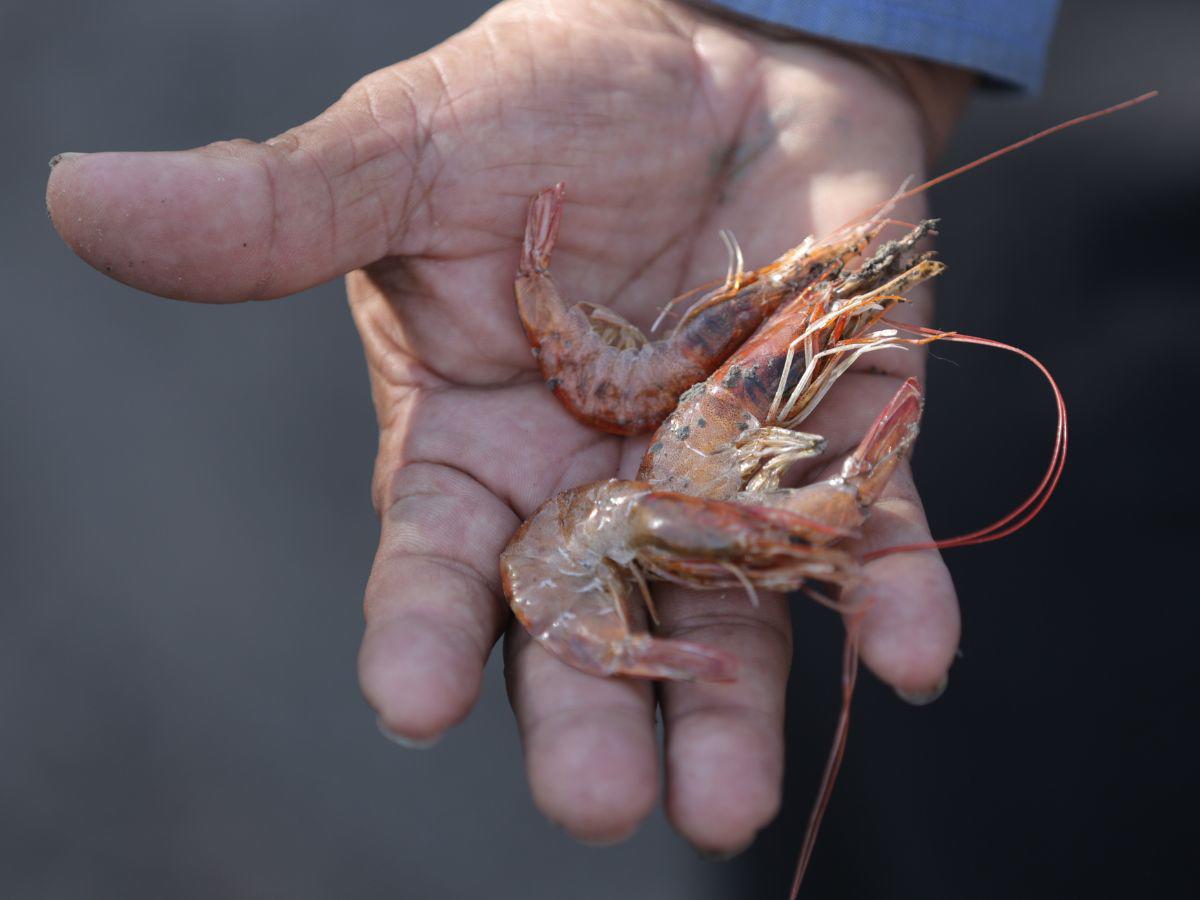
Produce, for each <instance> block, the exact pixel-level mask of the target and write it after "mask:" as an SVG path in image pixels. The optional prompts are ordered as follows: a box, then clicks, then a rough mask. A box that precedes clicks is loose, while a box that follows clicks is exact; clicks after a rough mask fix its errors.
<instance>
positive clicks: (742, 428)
mask: <svg viewBox="0 0 1200 900" xmlns="http://www.w3.org/2000/svg"><path fill="white" fill-rule="evenodd" d="M749 427H750V426H749V425H747V424H746V423H745V422H738V423H737V430H738V431H745V430H746V429H747V428H749Z"/></svg>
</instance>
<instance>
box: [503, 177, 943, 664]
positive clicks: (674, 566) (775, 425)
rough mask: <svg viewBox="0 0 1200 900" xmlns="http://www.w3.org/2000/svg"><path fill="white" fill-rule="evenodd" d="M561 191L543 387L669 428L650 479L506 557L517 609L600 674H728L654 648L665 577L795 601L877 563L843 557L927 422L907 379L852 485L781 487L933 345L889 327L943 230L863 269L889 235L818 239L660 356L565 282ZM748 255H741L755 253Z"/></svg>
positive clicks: (646, 468) (538, 255) (720, 660)
mask: <svg viewBox="0 0 1200 900" xmlns="http://www.w3.org/2000/svg"><path fill="white" fill-rule="evenodd" d="M562 199H563V190H562V186H561V185H559V186H556V187H554V188H550V189H547V190H545V191H542V192H541V193H540V194H538V195H537V197H535V198H534V199H533V201H532V202H531V204H530V210H529V217H528V221H527V226H526V235H525V242H524V246H523V249H522V254H521V261H520V267H519V270H518V274H517V280H516V296H517V305H518V310H519V312H520V316H521V320H522V322H523V323H524V325H525V328H526V331H527V333H528V336H529V339H530V343H531V345H532V346H533V348H534V352H535V355H536V356H537V357H538V360H539V365H540V366H541V368H542V373H543V375H544V376H545V377H546V379H547V381H548V384H549V385H550V387H551V388H552V389H553V390H554V391H555V392H556V394H557V395H558V397H559V399H560V400H562V401H563V403H564V405H565V406H566V407H567V409H568V410H570V411H571V412H572V413H573V414H574V415H575V416H576V417H577V418H579V419H580V420H581V421H583V422H586V423H589V424H592V425H596V426H598V427H601V428H605V429H606V430H610V431H615V432H618V433H625V434H629V433H636V432H639V431H647V430H650V429H652V428H655V427H656V426H657V431H656V432H655V434H654V436H653V438H652V439H651V444H650V448H649V450H648V451H647V452H646V455H645V457H644V459H643V460H642V464H641V468H640V469H639V471H638V473H637V478H636V480H632V481H623V480H616V479H614V480H609V481H601V482H595V483H592V484H586V485H582V486H580V487H576V488H573V489H571V490H568V491H565V492H563V493H561V494H559V495H558V496H556V497H553V498H551V499H550V500H549V501H547V502H546V503H545V504H543V505H542V506H541V507H540V508H539V509H538V510H537V511H536V512H535V513H534V515H533V516H532V517H531V518H530V519H529V520H528V521H527V522H526V523H525V524H524V525H523V526H522V527H521V528H520V530H519V531H518V532H517V533H516V535H515V536H514V537H513V539H512V540H511V542H510V543H509V545H508V547H507V548H506V549H505V551H504V553H503V555H502V557H501V573H502V577H503V582H504V590H505V594H506V596H507V597H508V600H509V603H510V605H511V606H512V609H513V612H514V613H515V614H516V616H517V618H518V619H520V621H521V622H522V624H523V625H524V626H525V627H526V628H527V629H528V630H529V632H530V633H531V634H532V635H533V636H534V637H535V638H536V639H537V640H538V641H539V642H540V643H541V644H542V645H543V646H544V647H546V648H547V649H548V650H550V651H551V652H552V653H554V654H555V655H556V656H558V657H559V658H560V659H561V660H563V661H564V662H567V663H569V664H571V665H573V666H575V667H576V668H579V669H583V670H584V671H587V672H591V673H594V674H598V675H630V676H638V677H646V678H660V679H693V680H715V681H719V680H728V679H731V678H733V677H734V675H735V672H736V660H734V659H733V658H732V657H731V656H730V655H729V654H728V653H725V652H723V651H721V650H718V649H715V648H711V647H706V646H702V645H699V644H695V643H691V642H686V641H680V640H669V639H665V638H660V637H656V636H654V635H653V634H652V633H651V632H649V631H648V630H647V629H646V627H645V624H644V623H645V621H646V615H645V614H644V613H643V607H645V610H646V612H648V613H649V617H650V618H652V619H653V618H655V610H654V607H653V602H652V600H651V595H650V593H649V590H648V587H647V581H648V580H659V581H670V582H675V583H679V584H685V585H690V586H694V587H700V588H739V589H745V590H746V591H747V592H748V593H749V594H750V597H751V599H752V600H756V597H757V595H756V591H757V590H758V589H771V590H794V589H797V588H800V587H802V586H803V585H805V583H806V582H818V583H822V584H825V585H832V586H834V587H844V586H846V585H849V584H852V583H853V582H855V580H856V579H857V578H858V572H859V564H858V562H857V561H856V560H855V559H854V558H853V557H852V556H851V555H850V554H848V553H847V552H846V551H844V550H841V549H839V548H838V547H837V546H836V545H837V543H838V542H839V541H841V540H843V539H845V538H847V537H851V536H853V535H855V534H857V532H858V529H859V528H860V527H861V526H862V524H863V523H864V521H865V520H866V517H867V515H868V513H869V511H870V508H871V505H872V504H873V503H874V502H875V500H876V499H877V498H878V497H879V496H880V493H881V491H882V490H883V488H884V486H885V485H886V484H887V481H888V478H889V477H890V476H891V473H892V472H893V470H894V469H895V468H896V466H897V464H898V463H899V462H900V460H901V459H903V457H904V455H905V454H906V453H907V452H908V451H909V448H910V447H911V446H912V443H913V441H914V439H915V438H916V434H917V429H918V425H919V421H920V416H921V407H922V394H921V389H920V387H919V386H918V384H917V382H916V381H915V380H914V379H909V380H908V381H907V382H905V383H904V384H903V386H902V387H901V388H900V390H899V391H898V392H897V394H896V395H895V396H894V397H893V398H892V400H891V401H890V402H889V403H888V404H887V406H886V407H885V408H884V409H883V410H882V412H881V413H880V414H879V416H878V418H877V419H876V420H875V423H874V425H873V426H872V427H871V428H870V430H869V431H868V433H867V434H866V435H865V436H864V437H863V439H862V441H861V443H860V444H859V446H858V447H857V449H856V450H855V451H854V452H853V453H852V454H851V455H850V456H849V457H848V459H847V460H846V461H845V463H844V465H843V466H842V469H841V471H840V472H839V473H838V474H837V475H836V476H835V477H833V478H829V479H827V480H825V481H819V482H816V483H813V484H808V485H805V486H803V487H799V488H785V487H782V486H781V479H782V478H783V476H784V474H785V473H786V472H787V470H788V469H789V468H790V467H791V466H792V464H794V463H796V462H798V461H800V460H803V459H807V458H811V457H815V456H818V455H819V454H821V453H822V452H823V451H824V449H825V441H824V439H823V438H821V437H820V436H819V435H815V434H809V433H806V432H803V431H800V430H798V427H799V425H800V424H801V423H802V422H803V421H804V419H805V418H807V416H808V415H809V414H810V413H811V412H812V410H813V409H814V408H815V407H816V405H817V404H818V403H819V402H820V401H821V399H822V398H823V397H824V396H825V395H826V393H827V392H828V391H829V389H830V388H831V387H832V386H833V384H834V383H835V382H836V381H837V379H838V378H839V376H840V375H841V374H842V373H843V372H845V371H846V370H847V369H848V368H849V367H850V366H851V365H852V364H853V363H854V362H855V361H856V360H857V359H858V358H859V357H861V356H862V355H863V354H865V353H870V352H873V351H875V350H880V349H884V348H888V347H898V346H904V345H907V344H914V343H921V342H923V341H925V340H928V338H909V337H902V336H900V334H899V333H898V332H897V331H896V330H895V329H893V328H890V327H888V326H887V323H886V322H884V321H881V320H882V319H883V317H884V316H885V315H886V313H887V311H888V310H889V309H890V308H891V307H893V306H894V305H895V304H897V303H901V302H904V300H905V295H906V292H907V291H908V290H910V289H911V288H912V287H914V286H915V285H917V284H919V283H920V282H922V281H925V280H927V279H929V278H932V277H933V276H935V275H937V274H938V273H939V272H941V271H942V268H943V266H942V264H941V263H940V262H938V261H936V260H935V259H934V258H933V256H932V254H930V253H921V252H918V251H917V250H916V249H915V248H916V245H917V243H918V241H919V240H920V239H921V238H922V237H923V236H924V235H926V234H927V233H929V232H930V231H931V230H932V227H933V222H932V221H925V222H921V223H920V224H918V225H917V226H916V227H914V228H912V229H911V230H910V231H909V232H908V233H907V234H905V235H904V236H903V237H902V238H900V239H898V240H894V241H888V242H886V243H884V244H883V245H881V246H880V247H879V249H878V250H876V251H875V252H874V254H873V255H871V256H870V257H869V258H867V259H865V260H864V261H862V262H861V263H860V264H858V265H854V262H855V260H861V259H862V257H863V255H864V254H865V252H866V249H867V247H868V245H869V244H870V243H871V241H872V240H873V239H874V238H875V237H876V236H877V235H878V233H879V231H880V229H881V227H882V225H883V221H882V220H880V219H879V218H878V217H875V218H872V219H868V220H867V221H865V222H863V223H861V224H858V225H853V226H848V227H847V228H844V229H842V230H840V231H839V232H836V233H835V234H834V235H832V236H830V237H828V238H826V239H824V240H821V241H814V240H813V239H811V238H810V239H808V240H806V241H805V242H803V243H802V244H800V245H799V246H798V247H796V248H794V249H793V250H790V251H788V252H787V253H786V254H784V255H783V256H782V257H780V258H779V259H778V260H776V261H774V262H773V263H771V264H769V265H767V266H765V267H763V268H762V269H758V270H754V271H750V272H746V271H743V270H742V267H741V265H740V258H739V259H738V264H737V265H731V267H730V274H729V276H728V277H727V278H726V280H725V282H724V283H722V284H720V285H717V286H715V287H713V288H712V289H710V290H708V291H707V292H693V293H694V296H695V299H694V301H693V303H692V305H691V307H690V308H689V309H688V310H687V312H686V313H685V314H684V315H683V316H682V318H681V319H680V322H679V324H678V325H677V326H676V327H675V329H674V330H673V332H672V333H671V334H670V335H669V336H668V337H666V338H665V339H663V340H660V341H656V342H650V341H648V340H647V339H646V338H645V337H644V336H643V335H642V334H641V333H640V332H639V331H637V330H636V329H635V328H634V327H633V326H632V325H630V324H629V323H627V322H625V321H624V320H622V319H620V317H619V316H617V315H616V314H615V313H612V312H610V311H608V310H604V309H602V308H599V307H590V306H586V305H583V304H580V305H577V306H575V307H567V305H566V304H565V302H564V301H563V299H562V297H561V296H560V294H559V291H558V289H557V287H556V285H555V284H554V282H553V280H552V279H551V277H550V274H549V271H548V269H549V261H550V255H551V251H552V249H553V246H554V242H555V238H556V235H557V231H558V227H559V222H560V218H561V211H562ZM738 256H739V257H740V254H738Z"/></svg>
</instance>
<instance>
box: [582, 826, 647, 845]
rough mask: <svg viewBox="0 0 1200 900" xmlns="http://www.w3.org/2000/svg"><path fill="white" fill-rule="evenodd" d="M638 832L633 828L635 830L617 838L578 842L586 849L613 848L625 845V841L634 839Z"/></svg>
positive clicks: (591, 839) (583, 839)
mask: <svg viewBox="0 0 1200 900" xmlns="http://www.w3.org/2000/svg"><path fill="white" fill-rule="evenodd" d="M636 832H637V828H636V827H635V828H633V829H631V830H629V831H627V832H625V833H624V834H619V835H617V836H616V837H610V838H576V840H578V841H579V843H581V844H583V845H584V846H585V847H596V848H601V847H613V846H615V845H617V844H622V843H624V842H625V841H627V840H629V839H630V838H631V837H633V835H634V834H635V833H636Z"/></svg>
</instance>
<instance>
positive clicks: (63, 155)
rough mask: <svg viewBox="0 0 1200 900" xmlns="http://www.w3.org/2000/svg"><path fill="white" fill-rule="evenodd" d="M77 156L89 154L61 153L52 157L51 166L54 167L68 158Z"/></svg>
mask: <svg viewBox="0 0 1200 900" xmlns="http://www.w3.org/2000/svg"><path fill="white" fill-rule="evenodd" d="M77 156H87V154H86V153H59V154H58V155H56V156H52V157H50V168H52V169H53V168H54V167H55V166H57V165H58V164H59V163H60V162H63V161H64V160H68V159H74V158H75V157H77Z"/></svg>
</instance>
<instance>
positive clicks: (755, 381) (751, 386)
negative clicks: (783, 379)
mask: <svg viewBox="0 0 1200 900" xmlns="http://www.w3.org/2000/svg"><path fill="white" fill-rule="evenodd" d="M776 380H778V379H776ZM744 391H745V394H746V397H747V398H748V399H749V400H750V401H751V402H753V403H756V404H757V403H762V402H763V401H765V400H766V398H767V395H768V394H773V393H774V390H773V389H769V388H768V387H767V385H766V383H765V382H764V381H763V380H762V378H761V377H760V376H759V374H758V369H757V368H753V369H751V370H750V371H749V372H748V373H746V385H745V388H744Z"/></svg>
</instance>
